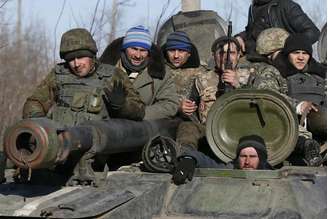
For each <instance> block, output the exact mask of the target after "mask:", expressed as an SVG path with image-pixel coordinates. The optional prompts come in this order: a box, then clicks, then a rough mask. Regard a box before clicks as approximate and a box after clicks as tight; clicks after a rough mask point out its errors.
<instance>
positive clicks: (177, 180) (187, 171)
mask: <svg viewBox="0 0 328 219" xmlns="http://www.w3.org/2000/svg"><path fill="white" fill-rule="evenodd" d="M195 168H196V161H195V160H194V159H193V158H191V157H182V158H181V159H180V160H179V161H178V163H177V166H176V168H175V170H174V172H173V176H172V180H173V182H174V184H176V185H180V184H184V183H185V182H186V179H188V180H189V181H191V180H192V177H193V176H194V172H195Z"/></svg>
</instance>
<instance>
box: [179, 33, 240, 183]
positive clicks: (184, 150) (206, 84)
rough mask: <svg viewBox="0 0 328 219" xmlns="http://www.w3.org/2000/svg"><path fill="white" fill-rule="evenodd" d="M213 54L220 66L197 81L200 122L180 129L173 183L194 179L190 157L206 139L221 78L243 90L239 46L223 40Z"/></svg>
mask: <svg viewBox="0 0 328 219" xmlns="http://www.w3.org/2000/svg"><path fill="white" fill-rule="evenodd" d="M229 41H230V60H231V62H232V69H227V68H226V66H225V60H226V57H227V49H228V45H229V44H228V42H229ZM212 53H213V56H214V60H215V64H216V66H215V70H213V71H209V72H207V73H206V74H200V75H198V76H197V77H196V79H195V89H196V93H197V96H198V97H199V99H200V102H199V105H198V113H199V118H200V122H199V123H196V122H193V121H185V122H182V123H181V124H180V125H179V127H178V131H177V145H178V164H177V167H176V168H175V171H174V173H173V180H175V179H181V178H183V179H184V180H185V179H186V177H185V176H187V175H190V171H192V169H193V168H191V167H192V166H195V165H196V164H194V163H193V162H194V161H193V160H194V159H195V158H194V157H192V156H191V155H190V154H191V153H190V152H193V151H195V150H197V149H198V147H199V142H200V141H201V140H202V139H204V138H205V123H206V119H207V115H208V112H209V110H210V108H211V106H212V105H213V103H214V102H215V100H216V98H217V95H218V92H217V91H218V84H219V80H220V77H221V79H222V80H223V81H224V82H225V83H227V84H229V85H231V87H232V88H233V89H235V88H240V87H241V84H240V83H239V75H238V71H237V64H238V60H239V57H240V46H239V43H238V42H237V41H236V40H235V39H234V38H230V39H229V38H228V37H225V36H224V37H220V38H218V39H217V40H216V41H215V42H214V43H213V45H212ZM204 156H205V155H204ZM204 160H206V159H204ZM213 162H214V161H213ZM196 163H197V165H198V167H206V166H199V164H200V163H203V164H204V163H206V162H199V161H198V162H196ZM210 166H211V165H210ZM177 183H179V182H177Z"/></svg>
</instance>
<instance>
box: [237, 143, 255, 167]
mask: <svg viewBox="0 0 328 219" xmlns="http://www.w3.org/2000/svg"><path fill="white" fill-rule="evenodd" d="M238 160H239V167H240V169H242V170H256V169H257V168H258V166H259V163H260V159H259V157H258V154H257V152H256V150H255V149H254V148H253V147H247V148H244V149H242V150H241V151H240V154H239V158H238Z"/></svg>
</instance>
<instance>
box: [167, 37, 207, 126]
mask: <svg viewBox="0 0 328 219" xmlns="http://www.w3.org/2000/svg"><path fill="white" fill-rule="evenodd" d="M162 52H163V55H164V58H165V61H166V72H170V74H171V75H172V78H173V80H174V82H175V85H176V87H177V92H178V94H179V100H180V105H179V112H178V114H179V115H180V116H181V117H182V118H184V119H187V118H191V119H192V120H195V121H197V120H198V118H197V116H196V115H195V114H194V113H195V112H196V110H197V104H196V102H197V97H194V95H192V93H191V91H192V88H193V86H194V81H195V78H196V77H197V76H198V75H200V74H205V72H206V69H205V68H204V67H202V66H200V59H199V55H198V50H197V48H196V46H195V45H194V44H193V43H192V42H191V41H190V38H189V37H188V35H187V34H186V33H185V32H183V31H176V32H173V33H170V34H169V35H168V37H167V40H166V43H165V44H164V45H163V46H162Z"/></svg>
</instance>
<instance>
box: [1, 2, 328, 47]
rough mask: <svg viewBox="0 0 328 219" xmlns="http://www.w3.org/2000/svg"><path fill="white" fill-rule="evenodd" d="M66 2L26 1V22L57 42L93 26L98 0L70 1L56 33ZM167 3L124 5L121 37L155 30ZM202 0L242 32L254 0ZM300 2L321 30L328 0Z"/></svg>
mask: <svg viewBox="0 0 328 219" xmlns="http://www.w3.org/2000/svg"><path fill="white" fill-rule="evenodd" d="M64 1H65V0H22V4H23V5H22V8H23V10H22V11H23V12H22V13H23V18H24V19H23V25H27V24H28V23H29V22H32V21H36V20H37V21H38V22H39V23H40V25H42V23H43V25H44V26H45V27H46V29H47V32H49V35H50V36H53V37H52V39H53V41H55V40H56V41H57V44H58V42H59V41H60V37H61V35H62V33H63V32H65V31H67V30H68V29H70V28H75V27H85V28H87V29H89V28H90V26H91V20H92V15H93V14H94V10H95V7H96V3H97V0H66V4H65V7H64V10H63V14H62V16H61V19H60V20H59V23H58V28H57V30H56V34H54V32H55V26H56V23H57V21H58V17H59V14H60V12H61V9H62V6H63V2H64ZM118 1H122V0H118ZM166 2H167V0H130V3H129V4H130V6H126V7H123V11H122V17H121V19H120V24H119V28H118V32H117V37H118V36H122V35H124V33H125V31H126V30H127V29H128V28H130V27H131V26H134V25H138V24H143V25H145V26H148V27H149V28H151V30H153V29H154V27H155V24H156V22H157V20H158V17H159V15H160V13H161V10H162V8H163V5H164V4H165V3H166ZM201 2H202V4H201V8H202V9H206V10H214V11H216V12H218V14H219V15H220V16H221V17H222V18H224V19H227V18H228V16H229V14H230V13H229V11H230V9H231V8H232V15H231V20H232V22H233V33H238V32H240V31H242V30H243V29H244V27H245V25H246V22H247V14H248V6H249V4H250V2H251V0H201ZM297 2H298V3H299V4H300V5H301V6H302V8H303V10H304V11H305V12H306V13H308V15H309V16H310V17H311V18H312V19H313V20H314V21H315V24H316V25H317V26H318V28H319V29H321V27H322V26H323V25H324V23H326V21H327V1H326V0H297ZM104 4H105V5H106V6H107V7H108V8H110V6H111V4H112V1H111V0H101V1H100V4H99V8H102V7H103V6H104ZM180 9H181V8H180V0H171V4H170V5H169V7H168V9H167V11H166V13H165V15H164V19H163V20H165V19H167V18H168V17H169V16H170V15H173V14H176V13H177V12H178V11H180ZM5 10H6V11H8V12H9V14H10V16H11V17H16V0H11V3H10V4H7V5H6V9H5ZM99 11H100V10H99ZM7 14H8V13H7ZM55 36H56V39H55Z"/></svg>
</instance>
